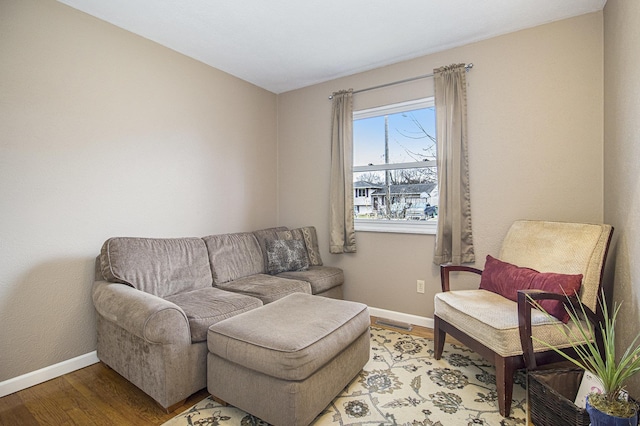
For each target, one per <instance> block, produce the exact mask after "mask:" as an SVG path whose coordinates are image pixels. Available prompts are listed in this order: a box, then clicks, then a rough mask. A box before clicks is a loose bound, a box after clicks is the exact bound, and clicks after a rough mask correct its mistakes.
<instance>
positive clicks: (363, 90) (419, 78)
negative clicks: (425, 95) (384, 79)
mask: <svg viewBox="0 0 640 426" xmlns="http://www.w3.org/2000/svg"><path fill="white" fill-rule="evenodd" d="M471 68H473V64H467V65H465V66H464V69H465V71H467V72H469V70H470V69H471ZM429 77H433V73H431V74H424V75H419V76H417V77H410V78H405V79H404V80H398V81H392V82H391V83H385V84H380V85H379V86H373V87H367V88H366V89H360V90H354V91H353V94H354V95H355V94H356V93H362V92H368V91H369V90H376V89H382V88H383V87H389V86H395V85H396V84H402V83H408V82H410V81H414V80H421V79H423V78H429ZM331 99H333V95H330V96H329V100H331Z"/></svg>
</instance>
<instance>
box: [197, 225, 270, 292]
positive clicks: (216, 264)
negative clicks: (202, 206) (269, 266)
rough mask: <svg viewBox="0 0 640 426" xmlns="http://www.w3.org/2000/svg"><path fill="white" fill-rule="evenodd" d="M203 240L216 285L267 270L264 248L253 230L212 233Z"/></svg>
mask: <svg viewBox="0 0 640 426" xmlns="http://www.w3.org/2000/svg"><path fill="white" fill-rule="evenodd" d="M203 240H204V242H205V244H206V246H207V250H208V251H209V260H210V261H211V268H212V270H213V282H214V283H215V284H216V285H218V284H222V283H226V282H229V281H233V280H236V279H238V278H243V277H247V276H250V275H254V274H261V273H263V272H265V268H264V265H265V264H264V260H263V256H262V250H261V249H260V245H259V244H258V240H257V239H256V237H255V236H254V235H253V234H252V233H251V232H239V233H235V234H221V235H210V236H208V237H204V238H203Z"/></svg>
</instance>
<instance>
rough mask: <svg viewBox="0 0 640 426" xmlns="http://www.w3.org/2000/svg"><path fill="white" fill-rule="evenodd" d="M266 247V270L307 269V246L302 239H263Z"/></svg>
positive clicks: (270, 272)
mask: <svg viewBox="0 0 640 426" xmlns="http://www.w3.org/2000/svg"><path fill="white" fill-rule="evenodd" d="M265 243H266V248H267V272H268V273H269V274H272V275H275V274H279V273H280V272H288V271H306V270H307V269H309V257H308V256H307V248H306V247H305V245H304V242H303V241H302V240H272V239H269V240H267V241H265Z"/></svg>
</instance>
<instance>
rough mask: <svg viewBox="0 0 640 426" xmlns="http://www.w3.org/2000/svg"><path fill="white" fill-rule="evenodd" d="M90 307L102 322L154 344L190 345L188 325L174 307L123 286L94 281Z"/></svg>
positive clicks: (186, 320) (183, 315)
mask: <svg viewBox="0 0 640 426" xmlns="http://www.w3.org/2000/svg"><path fill="white" fill-rule="evenodd" d="M93 305H94V306H95V308H96V311H98V314H100V315H102V316H103V317H104V318H105V319H107V320H109V321H111V322H113V323H114V324H117V325H118V326H119V327H122V328H123V329H125V330H127V331H128V332H129V333H131V334H134V335H135V336H137V337H139V338H141V339H144V340H145V341H147V342H149V343H154V344H191V334H190V331H189V321H188V319H187V316H186V314H185V313H184V311H183V310H182V309H181V308H180V307H178V305H176V304H174V303H171V302H169V301H167V300H164V299H162V298H160V297H157V296H154V295H152V294H149V293H145V292H143V291H140V290H136V289H135V288H133V287H130V286H128V285H125V284H118V283H111V282H107V281H95V282H94V284H93Z"/></svg>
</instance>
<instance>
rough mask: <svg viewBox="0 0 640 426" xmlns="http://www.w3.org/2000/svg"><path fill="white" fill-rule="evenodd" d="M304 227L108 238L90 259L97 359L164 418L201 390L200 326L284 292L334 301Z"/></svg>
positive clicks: (339, 281) (334, 272)
mask: <svg viewBox="0 0 640 426" xmlns="http://www.w3.org/2000/svg"><path fill="white" fill-rule="evenodd" d="M343 282H344V275H343V272H342V270H341V269H339V268H334V267H328V266H323V264H322V260H321V258H320V254H319V252H318V244H317V238H316V233H315V229H314V228H313V227H306V228H298V229H292V230H290V229H287V228H285V227H279V228H269V229H263V230H259V231H256V232H243V233H234V234H223V235H211V236H207V237H204V238H166V239H154V238H110V239H108V240H107V241H106V242H105V243H104V245H103V247H102V250H101V253H100V256H99V257H98V261H97V262H96V280H95V282H94V285H93V303H94V306H95V308H96V311H97V338H98V342H97V354H98V358H99V359H100V360H101V361H102V362H104V363H105V364H106V365H108V366H109V367H111V368H113V369H114V370H115V371H117V372H118V373H119V374H121V375H122V376H124V377H125V378H126V379H127V380H129V381H131V382H132V383H133V384H135V385H136V386H138V387H139V388H140V389H142V390H143V391H144V392H145V393H147V394H148V395H149V396H151V397H152V398H153V399H154V400H156V401H157V402H158V403H159V404H160V405H161V406H162V407H164V408H165V409H166V410H167V411H173V409H174V408H175V407H177V406H178V405H179V404H181V403H182V401H183V400H184V399H185V398H187V397H188V396H189V395H191V394H193V393H194V392H197V391H198V390H200V389H203V388H205V387H206V386H207V371H206V365H207V352H208V351H207V331H208V329H209V327H210V326H211V325H213V324H216V323H217V322H219V321H222V320H224V319H226V318H230V317H233V316H236V315H239V314H242V313H244V312H247V311H250V310H253V309H257V308H260V307H261V306H263V305H264V304H268V303H270V302H272V301H275V300H278V299H281V298H282V297H284V296H287V295H289V294H291V293H306V294H313V295H321V296H327V297H332V298H336V299H341V298H342V285H343Z"/></svg>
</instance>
